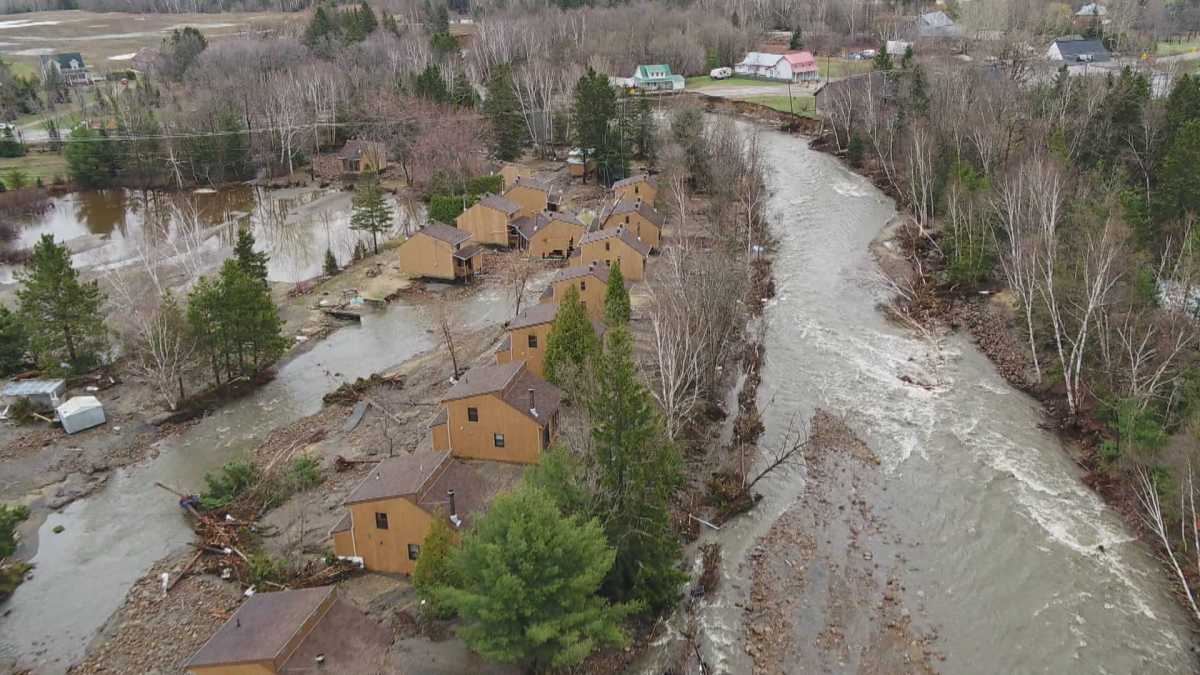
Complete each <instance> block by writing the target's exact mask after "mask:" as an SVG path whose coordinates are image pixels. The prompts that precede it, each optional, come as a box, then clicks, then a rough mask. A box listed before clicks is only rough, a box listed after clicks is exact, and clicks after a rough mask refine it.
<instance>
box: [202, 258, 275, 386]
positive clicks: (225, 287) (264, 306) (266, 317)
mask: <svg viewBox="0 0 1200 675" xmlns="http://www.w3.org/2000/svg"><path fill="white" fill-rule="evenodd" d="M187 322H188V330H189V331H190V333H191V335H192V338H193V339H194V340H195V341H196V346H197V348H198V349H199V351H200V355H201V357H202V358H203V359H204V360H205V361H207V362H208V364H209V366H210V367H211V368H212V371H213V379H214V381H215V382H216V383H217V384H220V382H221V378H222V376H224V377H225V379H226V380H231V379H233V378H235V377H243V376H252V375H254V374H256V373H258V372H261V371H262V370H263V369H264V368H266V367H267V366H269V365H271V364H272V363H274V362H275V361H276V360H278V358H279V357H280V356H282V355H283V352H284V350H285V349H286V348H287V341H286V340H285V339H284V338H283V335H282V328H283V323H282V322H281V321H280V319H279V308H278V307H276V306H275V303H274V302H273V301H272V300H271V291H270V289H269V288H268V287H267V285H266V284H265V283H263V281H262V280H261V279H260V278H258V277H255V276H251V275H250V274H247V273H246V271H245V269H244V268H243V266H242V264H241V262H240V261H239V260H238V259H237V258H230V259H228V260H226V261H225V264H224V265H222V266H221V272H220V274H219V275H218V276H217V278H216V279H215V280H210V279H208V278H207V277H201V278H200V279H199V280H198V281H197V282H196V285H195V286H193V287H192V291H191V292H190V293H189V294H188V308H187Z"/></svg>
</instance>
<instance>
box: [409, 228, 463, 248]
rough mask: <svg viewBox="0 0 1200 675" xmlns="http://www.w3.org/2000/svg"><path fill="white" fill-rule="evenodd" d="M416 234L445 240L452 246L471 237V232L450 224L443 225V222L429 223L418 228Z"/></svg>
mask: <svg viewBox="0 0 1200 675" xmlns="http://www.w3.org/2000/svg"><path fill="white" fill-rule="evenodd" d="M416 234H424V235H426V236H429V237H433V238H434V239H437V240H439V241H444V242H446V243H447V244H450V245H451V246H458V245H459V244H461V243H463V242H464V241H467V240H468V239H470V238H471V233H470V232H466V231H464V230H460V229H458V228H457V227H451V226H450V225H443V224H441V223H429V224H428V225H426V226H425V227H422V228H421V229H419V230H417V232H416ZM413 236H416V235H413Z"/></svg>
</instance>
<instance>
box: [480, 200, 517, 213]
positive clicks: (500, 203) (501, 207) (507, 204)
mask: <svg viewBox="0 0 1200 675" xmlns="http://www.w3.org/2000/svg"><path fill="white" fill-rule="evenodd" d="M479 203H480V204H481V205H483V206H486V207H488V208H489V209H495V210H497V211H499V212H500V213H503V214H504V215H506V216H511V215H513V214H514V213H516V212H517V211H520V210H521V205H520V204H518V203H516V202H514V201H513V200H511V199H508V198H507V197H505V196H503V195H488V196H486V197H484V198H483V199H480V200H479Z"/></svg>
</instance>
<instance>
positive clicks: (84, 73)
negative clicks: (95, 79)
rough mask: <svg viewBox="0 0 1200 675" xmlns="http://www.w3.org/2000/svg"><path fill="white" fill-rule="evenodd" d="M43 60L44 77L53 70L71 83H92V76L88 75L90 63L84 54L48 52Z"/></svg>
mask: <svg viewBox="0 0 1200 675" xmlns="http://www.w3.org/2000/svg"><path fill="white" fill-rule="evenodd" d="M41 60H42V77H46V76H47V75H49V74H50V72H51V70H53V71H54V73H55V74H57V75H58V76H60V77H62V79H63V81H64V82H66V83H67V84H69V85H80V84H91V83H92V78H91V76H90V75H88V70H89V68H88V65H87V63H86V62H85V61H84V60H83V55H82V54H80V53H79V52H63V53H61V54H47V55H44V56H42V59H41Z"/></svg>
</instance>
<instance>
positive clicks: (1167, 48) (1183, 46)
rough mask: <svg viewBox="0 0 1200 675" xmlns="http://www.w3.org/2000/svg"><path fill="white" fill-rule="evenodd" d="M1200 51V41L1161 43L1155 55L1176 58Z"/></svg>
mask: <svg viewBox="0 0 1200 675" xmlns="http://www.w3.org/2000/svg"><path fill="white" fill-rule="evenodd" d="M1194 51H1200V40H1185V41H1183V42H1160V43H1158V48H1157V49H1156V50H1155V54H1157V55H1158V56H1174V55H1176V54H1186V53H1188V52H1194Z"/></svg>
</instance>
